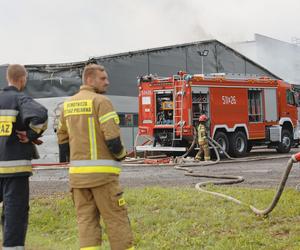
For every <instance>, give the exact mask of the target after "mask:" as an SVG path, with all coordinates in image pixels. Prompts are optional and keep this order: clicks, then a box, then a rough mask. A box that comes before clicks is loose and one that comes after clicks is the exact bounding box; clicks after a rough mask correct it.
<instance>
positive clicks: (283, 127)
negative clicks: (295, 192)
mask: <svg viewBox="0 0 300 250" xmlns="http://www.w3.org/2000/svg"><path fill="white" fill-rule="evenodd" d="M296 101H297V99H296V98H295V92H294V91H293V88H292V85H291V84H288V83H286V82H284V81H282V80H274V79H270V78H267V77H245V76H243V77H242V76H237V75H235V76H234V77H232V76H229V75H225V74H212V75H208V76H206V75H200V74H199V75H196V74H194V75H189V74H185V73H182V72H179V73H178V75H175V76H172V77H166V78H162V77H154V76H152V75H149V76H144V77H141V78H140V80H139V135H141V136H148V137H149V136H150V137H152V138H154V140H153V141H154V142H155V143H154V144H153V145H152V146H151V148H152V149H153V150H156V151H168V150H169V151H172V152H175V151H180V150H182V149H183V150H186V148H187V147H188V145H190V144H191V142H192V140H193V137H194V131H195V130H194V128H196V127H197V126H198V118H199V116H200V115H201V114H205V115H206V116H207V117H208V118H209V121H208V131H209V135H210V137H211V138H213V139H214V140H216V141H217V142H218V143H219V144H220V145H221V146H222V150H221V153H222V151H226V152H228V153H229V154H231V155H232V156H235V157H241V156H244V155H245V154H246V153H247V152H249V151H250V150H251V148H252V146H255V145H268V147H270V148H276V150H277V151H278V152H279V153H287V152H289V151H290V148H291V147H292V146H293V145H296V144H298V140H299V136H300V134H299V124H298V112H297V103H296ZM178 148H180V150H177V149H178ZM139 150H142V149H141V147H140V148H139ZM147 150H151V149H149V146H147Z"/></svg>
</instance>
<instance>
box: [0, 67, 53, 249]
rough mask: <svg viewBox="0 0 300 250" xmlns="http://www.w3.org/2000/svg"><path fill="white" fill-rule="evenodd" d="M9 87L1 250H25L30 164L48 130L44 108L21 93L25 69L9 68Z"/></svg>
mask: <svg viewBox="0 0 300 250" xmlns="http://www.w3.org/2000/svg"><path fill="white" fill-rule="evenodd" d="M6 78H7V81H8V86H7V87H5V88H4V89H3V90H2V91H0V202H3V209H2V233H3V238H2V245H3V247H2V249H3V250H24V249H25V247H24V245H25V237H26V231H27V225H28V211H29V176H31V175H32V166H31V160H32V159H36V158H38V154H37V151H36V148H35V145H34V144H40V143H41V141H40V140H38V138H39V137H40V136H41V135H42V133H43V132H44V131H45V130H46V128H47V120H48V112H47V109H46V108H45V107H43V106H42V105H40V104H39V103H37V102H36V101H34V100H33V99H32V98H31V97H29V96H27V95H25V94H24V93H22V91H23V90H24V88H25V85H26V81H27V71H26V69H25V67H24V66H23V65H19V64H11V65H9V66H8V68H7V72H6Z"/></svg>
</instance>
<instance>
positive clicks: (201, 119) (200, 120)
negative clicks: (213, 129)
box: [199, 115, 207, 122]
mask: <svg viewBox="0 0 300 250" xmlns="http://www.w3.org/2000/svg"><path fill="white" fill-rule="evenodd" d="M206 120H207V116H206V115H200V116H199V122H206Z"/></svg>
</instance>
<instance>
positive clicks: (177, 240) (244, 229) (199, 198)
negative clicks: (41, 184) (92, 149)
mask: <svg viewBox="0 0 300 250" xmlns="http://www.w3.org/2000/svg"><path fill="white" fill-rule="evenodd" d="M209 189H210V190H214V191H220V192H223V193H226V194H230V195H233V196H234V197H237V198H239V199H241V200H242V201H244V202H247V203H251V204H253V205H254V206H255V207H258V208H265V207H266V206H267V205H268V204H269V202H271V200H272V198H273V195H274V190H266V189H264V190H259V189H246V188H237V187H233V186H232V187H209ZM125 198H126V199H127V203H128V204H129V217H130V219H131V224H132V228H133V231H134V236H135V245H136V249H149V250H150V249H151V250H153V249H172V250H173V249H176V250H177V249H179V250H180V249H182V250H183V249H214V250H215V249H217V250H218V249H220V250H226V249H228V250H233V249H237V250H241V249H249V250H251V249H253V250H256V249H270V250H276V249H285V250H287V249H288V250H290V249H300V193H298V192H296V191H295V190H292V189H288V190H286V191H285V192H284V193H283V197H281V200H280V202H279V204H278V205H277V207H276V208H275V210H274V211H273V212H272V213H271V215H269V217H267V218H261V217H257V216H255V215H254V214H253V213H252V212H251V211H250V210H249V209H248V208H247V207H245V206H239V205H237V204H235V203H233V202H230V201H226V200H223V199H221V198H218V197H214V196H211V195H209V194H204V193H200V192H198V191H196V190H195V189H193V188H160V187H151V188H135V189H128V190H125ZM27 249H28V250H37V249H38V250H44V249H45V250H52V249H53V250H54V249H55V250H57V249H62V250H68V249H72V250H73V249H74V250H75V249H79V247H78V237H77V226H76V219H75V213H74V208H73V205H72V201H71V199H70V197H69V195H68V194H65V195H55V196H51V197H48V198H35V199H33V200H32V201H31V211H30V224H29V230H28V235H27ZM103 249H109V245H108V242H107V237H106V236H105V237H104V247H103Z"/></svg>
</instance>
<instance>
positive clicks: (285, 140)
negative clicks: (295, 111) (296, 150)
mask: <svg viewBox="0 0 300 250" xmlns="http://www.w3.org/2000/svg"><path fill="white" fill-rule="evenodd" d="M292 142H293V138H292V133H291V132H290V131H289V130H288V129H283V130H282V132H281V142H279V143H278V147H277V148H276V150H277V152H278V153H288V152H290V150H291V147H292Z"/></svg>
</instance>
